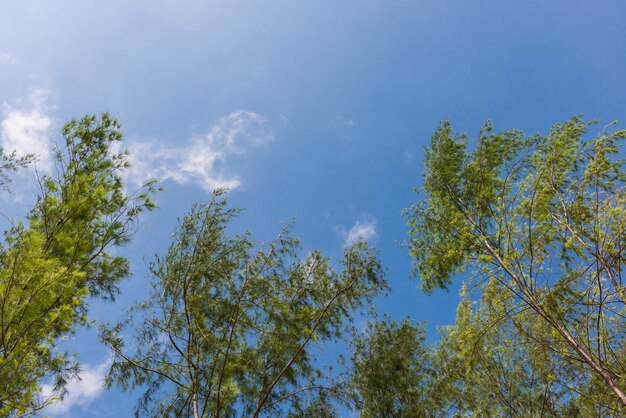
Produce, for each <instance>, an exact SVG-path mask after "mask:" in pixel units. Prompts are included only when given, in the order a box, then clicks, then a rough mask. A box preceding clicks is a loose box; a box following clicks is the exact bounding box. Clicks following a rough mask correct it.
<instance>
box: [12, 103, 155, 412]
mask: <svg viewBox="0 0 626 418" xmlns="http://www.w3.org/2000/svg"><path fill="white" fill-rule="evenodd" d="M63 136H64V138H65V144H64V145H65V146H64V147H63V148H59V149H57V150H55V162H56V165H55V170H53V173H54V174H52V175H44V176H43V177H42V178H41V181H40V193H39V196H38V198H37V201H36V203H35V206H34V207H33V209H32V210H31V211H30V213H29V214H28V216H27V218H26V221H25V222H18V223H16V224H15V225H14V226H13V227H12V228H11V229H10V230H8V231H6V232H5V241H4V243H3V244H2V246H1V247H0V388H2V389H1V390H0V415H9V414H12V415H20V414H28V413H30V412H32V411H33V410H34V409H37V408H39V407H41V406H42V404H41V403H40V399H38V394H39V391H40V381H41V379H42V378H43V377H46V376H52V377H54V378H55V389H56V392H55V396H54V399H56V398H58V397H61V396H62V395H63V386H64V383H65V382H66V380H67V379H68V378H69V377H70V375H71V374H73V373H76V372H77V371H78V368H77V366H76V365H75V364H73V363H72V362H71V361H70V359H69V358H68V356H67V354H66V353H64V352H60V351H58V350H56V349H55V346H56V343H57V341H58V339H59V338H60V337H62V336H64V335H67V334H68V333H71V332H72V331H73V330H75V329H76V327H77V326H78V325H79V324H85V323H86V319H87V317H86V313H87V307H88V306H87V301H88V297H90V296H102V297H111V298H112V297H114V296H115V293H116V291H117V287H116V283H117V282H118V281H119V280H120V279H121V278H123V277H126V276H127V275H128V260H127V259H126V258H125V257H123V256H121V255H115V254H114V253H113V252H112V251H111V250H112V249H114V248H115V247H120V246H122V245H124V244H126V243H127V242H128V240H129V239H130V237H131V235H132V233H133V232H134V227H135V225H136V222H137V219H138V216H139V215H140V214H141V213H142V212H144V211H145V210H150V209H152V208H154V204H153V203H152V201H151V200H150V196H151V194H152V192H153V191H154V186H153V184H152V183H149V184H147V185H146V186H145V187H144V188H142V189H141V190H140V191H139V192H138V193H137V194H135V195H132V196H129V195H127V194H126V193H125V192H124V190H123V187H124V184H123V181H122V173H123V171H124V170H125V169H126V167H127V166H128V162H127V160H126V156H125V154H123V153H122V154H116V153H113V152H112V150H111V146H112V144H113V143H115V142H118V141H120V140H121V138H122V134H121V132H120V125H119V123H118V122H117V121H115V120H114V119H112V118H111V117H110V116H108V115H107V114H104V115H102V116H101V117H100V118H97V117H95V116H86V117H84V118H82V119H80V120H73V121H71V122H69V123H68V124H66V125H65V127H64V128H63ZM54 399H48V400H43V404H45V403H48V402H50V401H53V400H54Z"/></svg>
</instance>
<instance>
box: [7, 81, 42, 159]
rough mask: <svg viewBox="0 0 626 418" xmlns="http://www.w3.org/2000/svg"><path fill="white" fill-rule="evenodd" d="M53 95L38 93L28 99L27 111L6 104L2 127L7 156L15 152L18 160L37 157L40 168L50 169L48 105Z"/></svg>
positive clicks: (39, 91)
mask: <svg viewBox="0 0 626 418" xmlns="http://www.w3.org/2000/svg"><path fill="white" fill-rule="evenodd" d="M49 96H50V92H49V91H48V90H45V89H35V90H33V91H32V92H31V94H30V97H29V100H28V102H29V105H28V106H27V109H20V108H16V107H13V106H11V105H9V104H7V103H5V104H4V114H3V118H2V123H1V124H0V145H1V146H2V148H3V149H4V150H5V151H6V152H12V151H15V152H16V153H17V155H18V156H24V155H26V154H35V155H36V156H37V159H38V164H37V165H38V167H39V168H41V169H44V170H46V169H48V168H49V167H50V164H51V160H50V157H51V155H50V138H51V135H50V134H51V129H52V118H51V116H50V115H49V114H48V111H49V110H50V106H48V105H47V100H48V97H49Z"/></svg>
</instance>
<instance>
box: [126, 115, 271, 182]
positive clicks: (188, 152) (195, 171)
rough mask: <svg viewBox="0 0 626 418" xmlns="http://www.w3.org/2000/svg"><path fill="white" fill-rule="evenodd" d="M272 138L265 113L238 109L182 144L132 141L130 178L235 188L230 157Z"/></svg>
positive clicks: (235, 180) (130, 146)
mask: <svg viewBox="0 0 626 418" xmlns="http://www.w3.org/2000/svg"><path fill="white" fill-rule="evenodd" d="M273 139H274V134H273V132H272V130H271V129H270V127H269V126H268V123H267V119H266V118H265V117H264V116H262V115H259V114H258V113H255V112H251V111H248V110H237V111H234V112H232V113H230V114H229V115H227V116H224V117H222V118H221V119H219V120H218V121H217V122H216V123H215V124H214V125H213V127H212V128H211V129H210V130H209V131H208V132H207V133H206V134H204V135H201V136H198V137H195V138H193V139H192V140H191V141H190V142H189V143H188V144H186V145H183V146H181V147H170V146H166V145H164V144H162V143H159V142H157V141H149V142H135V143H131V144H130V145H129V147H128V150H129V152H130V161H131V164H132V168H131V171H130V173H129V180H130V181H132V182H135V183H137V184H139V183H143V182H144V181H146V180H149V179H158V180H173V181H175V182H177V183H181V184H182V183H195V184H197V185H199V186H200V187H202V188H203V189H204V190H206V191H208V192H210V191H212V190H213V189H215V188H219V187H225V188H229V189H234V188H236V187H239V186H240V185H241V179H240V178H239V176H238V175H237V174H235V173H233V172H232V167H230V166H229V164H230V163H231V162H232V161H231V160H232V159H234V158H236V157H238V156H242V155H243V154H245V153H246V152H247V151H248V150H249V149H250V148H252V147H256V146H259V145H262V144H265V143H268V142H271V141H272V140H273Z"/></svg>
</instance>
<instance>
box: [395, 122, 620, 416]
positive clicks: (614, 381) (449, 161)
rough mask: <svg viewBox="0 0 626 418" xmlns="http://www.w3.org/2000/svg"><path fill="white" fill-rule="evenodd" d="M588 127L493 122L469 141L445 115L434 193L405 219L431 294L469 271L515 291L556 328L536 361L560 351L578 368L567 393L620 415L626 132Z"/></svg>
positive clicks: (534, 316) (435, 153)
mask: <svg viewBox="0 0 626 418" xmlns="http://www.w3.org/2000/svg"><path fill="white" fill-rule="evenodd" d="M589 126H590V124H589V123H585V122H583V121H582V120H581V119H579V118H576V117H575V118H573V119H571V120H569V121H567V122H565V123H563V124H556V125H554V126H553V127H552V128H551V130H550V132H549V133H548V134H547V135H534V136H531V137H524V135H523V134H522V133H521V132H519V131H515V130H511V131H507V132H501V133H494V132H493V130H492V126H491V123H487V124H486V125H485V126H484V127H483V129H482V130H481V132H480V135H479V138H478V141H477V142H476V143H475V144H474V146H472V147H470V146H468V140H467V138H466V137H465V136H464V135H459V134H456V133H455V132H453V130H452V128H451V126H450V124H449V123H448V122H444V123H442V124H441V126H440V127H439V129H438V130H437V132H436V133H435V135H434V136H433V138H432V141H431V144H430V147H428V149H427V150H426V160H425V173H424V187H423V193H424V195H423V196H424V200H423V201H422V202H421V203H418V204H416V205H414V206H413V207H412V208H411V209H409V210H408V211H407V215H406V216H407V221H408V225H409V228H410V252H411V255H412V256H413V258H414V259H415V267H416V273H417V274H418V275H419V277H420V278H421V283H422V287H423V288H424V289H425V290H426V291H432V290H433V289H435V288H438V287H439V288H446V287H447V286H448V285H449V284H450V282H451V280H452V278H453V277H454V276H455V274H456V273H458V272H461V271H464V270H465V271H469V272H470V273H471V274H472V275H473V277H474V281H475V282H476V283H477V286H478V287H479V288H480V289H481V292H484V291H485V286H495V287H496V292H502V293H506V294H507V295H508V297H510V302H509V303H511V306H518V307H519V308H516V309H522V310H524V312H526V314H525V315H528V320H526V321H524V322H525V323H526V324H528V323H533V322H540V323H541V324H542V327H543V326H547V327H548V330H546V331H541V332H538V333H536V334H534V335H531V336H530V337H531V338H534V339H535V341H534V343H533V345H532V349H533V350H537V351H531V350H530V348H529V350H528V352H527V353H524V358H526V359H527V362H528V361H529V360H528V359H529V358H531V357H530V356H555V357H556V359H557V360H558V362H559V363H561V364H563V365H567V367H572V368H574V369H576V370H577V373H578V376H579V377H578V378H577V380H576V381H574V382H570V383H568V386H567V389H568V391H569V392H568V395H567V396H569V397H570V398H573V399H575V400H576V401H577V402H579V403H585V402H588V403H591V404H593V405H595V406H596V407H598V408H605V409H606V410H613V411H615V410H619V411H621V412H619V413H617V414H618V415H619V414H623V413H624V409H623V408H624V405H626V394H625V393H624V389H625V388H626V374H625V372H626V369H625V366H626V364H625V362H624V359H625V358H626V357H625V356H624V352H625V349H626V344H625V340H624V337H625V332H626V327H625V326H624V313H625V312H624V308H625V302H626V293H625V292H626V289H624V286H623V284H622V272H623V269H624V260H625V254H626V253H625V251H624V243H625V242H626V237H625V228H626V205H625V203H626V192H625V189H624V180H625V176H626V175H625V172H624V168H623V161H622V160H621V159H619V158H617V155H618V153H619V150H620V146H621V141H622V140H623V139H624V137H625V136H626V132H625V131H623V130H611V128H610V127H607V128H606V129H604V130H602V131H601V132H600V133H599V134H598V135H597V136H596V137H595V138H592V139H586V138H587V136H588V135H587V131H588V130H589ZM516 312H517V311H515V310H513V311H510V312H509V313H508V316H509V317H510V318H512V317H514V316H515V315H516ZM532 332H533V333H535V329H532ZM528 341H529V339H526V342H528ZM587 387H593V388H594V389H596V390H597V392H596V393H589V391H588V390H587Z"/></svg>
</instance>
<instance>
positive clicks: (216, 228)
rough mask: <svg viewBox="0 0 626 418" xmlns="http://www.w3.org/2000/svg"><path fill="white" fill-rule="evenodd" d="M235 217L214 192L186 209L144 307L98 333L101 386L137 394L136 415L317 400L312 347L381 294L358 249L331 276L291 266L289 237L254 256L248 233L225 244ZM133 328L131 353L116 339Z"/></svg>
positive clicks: (375, 268) (377, 277)
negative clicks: (107, 360) (107, 362)
mask: <svg viewBox="0 0 626 418" xmlns="http://www.w3.org/2000/svg"><path fill="white" fill-rule="evenodd" d="M236 213H237V211H235V210H232V209H228V208H227V206H226V200H225V199H224V198H223V191H219V190H218V191H216V192H214V194H213V198H212V199H211V201H210V203H209V204H207V205H199V206H195V207H194V208H193V209H192V210H191V212H190V213H189V214H188V215H187V216H185V218H184V219H183V220H182V221H181V222H180V225H179V228H178V230H177V231H176V233H175V234H174V238H173V242H172V244H171V245H170V247H169V249H168V251H167V253H166V254H165V255H164V256H161V257H156V259H155V260H154V262H153V263H152V265H151V272H152V276H153V283H152V284H153V292H152V295H151V296H150V298H149V299H148V300H147V301H146V302H145V303H142V304H139V305H137V306H135V307H134V308H133V309H132V310H131V311H130V314H129V316H128V320H127V321H123V322H121V323H119V324H117V325H116V326H114V327H112V328H103V330H102V338H103V341H104V342H105V343H106V344H107V345H108V346H109V347H110V348H111V349H112V350H113V351H114V352H115V353H116V360H115V363H114V364H113V366H112V369H111V373H110V375H109V378H108V381H107V382H108V384H109V385H112V384H114V383H115V384H118V385H119V386H120V387H121V388H122V389H129V388H134V387H142V388H145V391H144V395H143V397H142V399H141V401H140V403H139V404H138V409H137V412H136V413H137V415H142V414H147V415H151V416H179V415H181V414H182V415H189V416H191V415H193V416H214V417H230V416H234V415H236V413H237V411H239V413H243V414H244V415H245V416H251V417H258V416H276V415H277V414H280V413H281V411H283V412H284V411H285V406H284V405H285V401H290V402H296V401H297V400H299V399H301V398H310V396H308V395H309V394H310V393H311V392H320V391H322V392H323V391H325V390H326V389H327V388H325V387H324V386H323V385H321V384H320V383H319V382H318V381H317V378H318V377H319V376H320V374H321V373H320V371H319V370H318V368H317V367H316V365H315V364H314V362H313V361H312V351H311V350H312V346H313V345H315V344H322V343H324V342H326V341H333V340H335V339H337V338H339V337H340V336H341V335H342V334H343V332H344V330H345V326H346V324H347V323H348V322H349V321H350V320H351V318H352V315H353V313H354V312H355V311H357V310H359V309H360V308H363V307H364V306H366V305H368V304H369V303H370V302H371V299H372V297H373V296H375V295H377V294H378V293H380V291H381V290H383V289H384V288H385V286H386V285H385V281H384V279H383V275H382V269H381V266H380V263H379V261H378V259H377V257H376V254H375V252H374V251H373V250H372V249H371V248H369V247H368V246H367V245H366V244H365V243H363V242H361V243H357V244H355V245H353V246H351V247H350V248H348V249H346V251H345V254H344V256H343V259H342V260H341V266H342V268H341V269H339V270H337V269H335V268H333V266H332V265H331V263H330V260H329V259H327V258H325V257H323V256H322V255H321V253H320V252H319V251H312V252H310V253H309V254H308V255H307V256H306V257H299V255H298V254H299V253H300V252H301V249H300V246H299V243H298V240H297V239H296V238H294V237H293V236H292V235H291V233H290V231H289V228H288V227H287V228H285V229H283V231H282V232H281V234H280V235H279V236H278V238H277V239H275V240H274V241H272V242H270V243H269V244H266V245H265V246H262V247H261V248H257V246H256V245H255V244H254V243H253V242H252V241H251V239H250V236H249V234H243V235H233V236H229V235H228V234H227V231H226V230H227V226H228V223H229V222H230V220H231V219H232V218H233V217H234V216H235V215H236ZM136 318H140V319H139V324H137V327H138V329H137V332H136V333H134V335H135V338H134V342H133V344H132V345H131V347H135V350H133V351H135V352H134V353H129V352H128V350H127V349H126V348H125V345H124V341H123V338H122V330H123V329H124V327H125V326H126V325H132V324H133V319H136ZM325 404H326V401H325V400H324V398H323V397H322V398H320V399H318V401H314V402H313V403H312V404H310V405H308V406H307V407H306V408H305V409H304V410H306V411H309V412H310V411H312V410H318V409H320V408H323V407H324V405H325ZM297 409H298V408H296V409H294V411H292V414H298V413H300V412H302V411H300V412H298V410H297Z"/></svg>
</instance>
